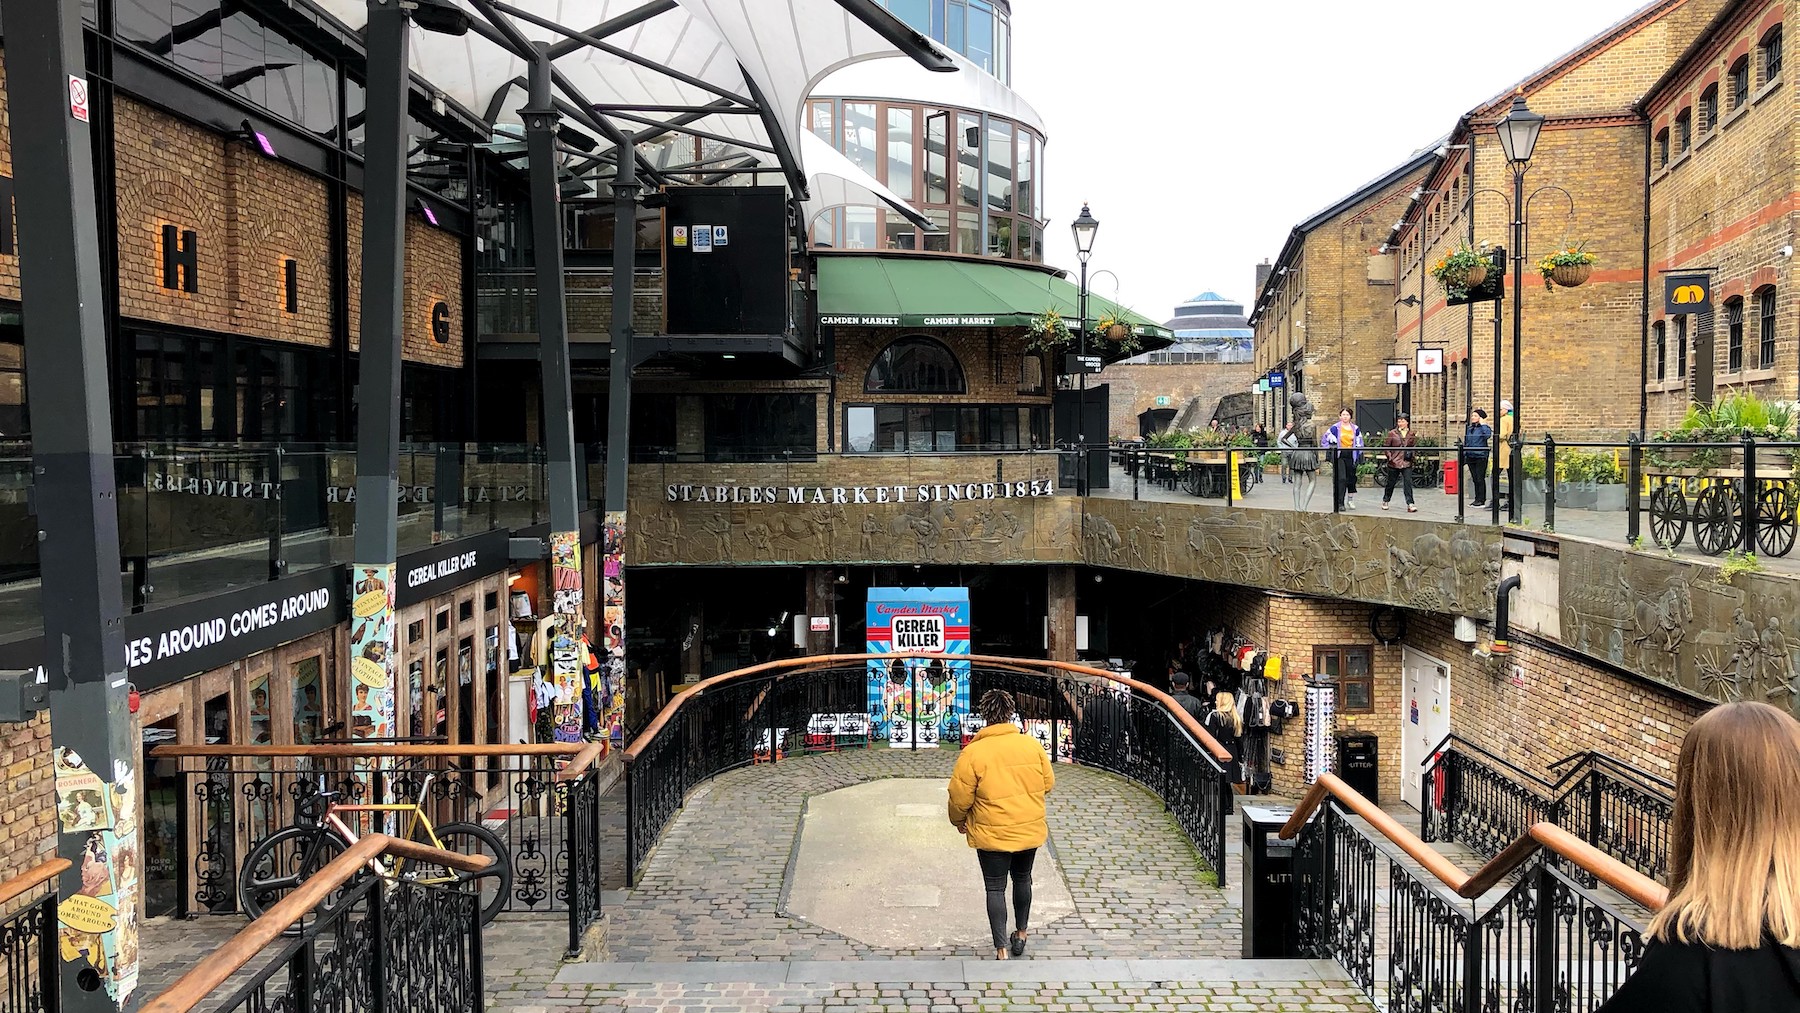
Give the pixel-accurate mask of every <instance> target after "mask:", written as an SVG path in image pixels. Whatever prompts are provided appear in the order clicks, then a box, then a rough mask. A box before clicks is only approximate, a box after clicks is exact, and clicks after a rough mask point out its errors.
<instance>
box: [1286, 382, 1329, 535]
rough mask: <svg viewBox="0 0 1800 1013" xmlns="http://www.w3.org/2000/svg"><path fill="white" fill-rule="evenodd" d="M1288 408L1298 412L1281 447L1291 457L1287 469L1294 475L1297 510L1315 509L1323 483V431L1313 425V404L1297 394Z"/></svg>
mask: <svg viewBox="0 0 1800 1013" xmlns="http://www.w3.org/2000/svg"><path fill="white" fill-rule="evenodd" d="M1288 407H1290V408H1292V409H1293V410H1294V424H1293V425H1292V426H1290V427H1289V428H1288V429H1287V431H1286V432H1283V433H1282V434H1281V439H1280V441H1279V442H1280V444H1281V447H1282V449H1283V451H1284V453H1283V456H1284V457H1286V458H1287V470H1289V471H1291V472H1293V473H1294V509H1295V510H1299V511H1306V510H1310V509H1311V508H1312V498H1313V492H1314V490H1315V489H1317V487H1318V481H1319V449H1318V447H1319V429H1318V427H1317V426H1315V425H1313V407H1312V402H1310V401H1308V400H1307V399H1306V395H1305V394H1302V393H1300V392H1299V391H1295V392H1294V393H1292V394H1290V395H1288Z"/></svg>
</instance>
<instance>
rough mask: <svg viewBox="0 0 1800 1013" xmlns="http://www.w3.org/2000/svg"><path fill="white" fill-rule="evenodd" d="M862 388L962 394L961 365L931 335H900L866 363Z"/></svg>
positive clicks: (881, 392)
mask: <svg viewBox="0 0 1800 1013" xmlns="http://www.w3.org/2000/svg"><path fill="white" fill-rule="evenodd" d="M863 390H865V391H868V392H869V393H871V394H961V393H964V392H965V391H967V390H968V386H967V385H966V384H965V383H964V382H963V371H962V364H961V363H959V362H957V361H956V355H955V353H953V352H951V351H950V349H948V348H946V347H945V346H944V344H943V342H940V341H938V340H936V339H934V338H927V337H922V336H913V337H906V338H901V339H900V340H898V341H896V342H894V343H893V344H891V345H889V346H887V347H886V348H884V349H882V350H881V354H880V355H877V356H875V361H874V362H873V363H871V364H870V365H869V375H868V377H867V379H865V380H864V381H863Z"/></svg>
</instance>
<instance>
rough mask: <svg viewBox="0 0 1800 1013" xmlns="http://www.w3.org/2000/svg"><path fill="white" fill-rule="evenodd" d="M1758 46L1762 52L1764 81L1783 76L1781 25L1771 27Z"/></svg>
mask: <svg viewBox="0 0 1800 1013" xmlns="http://www.w3.org/2000/svg"><path fill="white" fill-rule="evenodd" d="M1756 48H1757V51H1758V52H1760V53H1761V54H1762V83H1763V84H1768V83H1769V82H1770V81H1773V80H1776V79H1777V78H1779V77H1781V26H1780V25H1776V26H1775V27H1774V28H1771V29H1769V34H1767V35H1765V36H1763V38H1762V41H1761V42H1760V43H1757V46H1756Z"/></svg>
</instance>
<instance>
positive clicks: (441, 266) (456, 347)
mask: <svg viewBox="0 0 1800 1013" xmlns="http://www.w3.org/2000/svg"><path fill="white" fill-rule="evenodd" d="M349 223H350V228H349V233H350V348H351V350H352V351H355V350H357V349H358V348H360V347H361V346H362V276H363V271H362V268H361V265H362V257H363V224H362V195H360V194H351V195H350V201H349ZM405 242H406V269H405V275H404V277H405V279H406V293H405V299H404V301H403V302H402V304H401V307H402V308H401V313H402V320H403V322H404V327H403V329H402V331H401V337H400V348H401V353H402V354H403V355H404V356H405V357H406V359H407V361H409V362H425V363H430V364H431V365H434V366H460V365H462V361H463V323H462V321H463V305H462V298H461V295H460V293H461V292H462V285H463V277H462V240H461V239H459V238H457V237H456V236H455V235H453V234H451V233H449V232H445V231H443V230H442V229H434V228H432V227H431V226H429V225H427V224H425V220H424V219H423V218H420V217H419V216H417V215H414V214H411V213H410V212H409V213H408V214H407V216H406V240H405ZM439 302H443V303H445V304H446V306H447V307H448V309H449V311H450V340H449V341H447V342H445V343H443V344H438V343H437V341H436V340H434V339H433V338H432V336H431V310H432V307H433V306H434V305H436V304H437V303H439Z"/></svg>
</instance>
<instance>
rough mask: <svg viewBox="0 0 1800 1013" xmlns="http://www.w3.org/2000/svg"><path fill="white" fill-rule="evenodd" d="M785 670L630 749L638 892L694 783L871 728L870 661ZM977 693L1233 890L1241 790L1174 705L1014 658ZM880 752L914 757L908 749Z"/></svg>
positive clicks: (632, 851)
mask: <svg viewBox="0 0 1800 1013" xmlns="http://www.w3.org/2000/svg"><path fill="white" fill-rule="evenodd" d="M882 657H883V658H889V657H892V656H888V655H883V656H882ZM785 664H788V663H777V664H776V665H767V666H759V667H757V668H754V669H747V670H745V671H744V672H742V673H731V674H728V675H725V676H719V677H716V678H714V679H710V680H708V681H707V682H706V683H703V684H701V685H700V686H698V687H695V688H694V689H693V690H689V691H688V692H687V693H686V694H684V695H683V696H682V697H680V698H677V699H676V700H675V701H674V702H672V703H671V704H670V705H669V706H668V707H667V708H665V709H664V711H663V713H662V714H661V715H659V716H658V718H657V719H656V720H655V721H653V722H652V723H651V724H650V725H649V726H648V729H647V730H646V731H645V733H644V734H643V735H641V736H639V737H638V738H637V739H636V740H635V741H633V743H632V744H631V746H630V748H628V749H627V750H626V751H625V800H626V802H625V804H626V813H625V848H626V856H625V861H626V877H627V881H628V882H636V881H637V876H638V872H639V871H640V870H641V869H642V868H643V864H644V860H645V859H646V858H647V857H648V856H649V854H650V852H651V851H652V850H653V849H654V848H655V846H656V843H657V841H658V840H659V839H660V837H661V835H662V832H663V830H664V828H666V827H667V826H668V825H669V823H670V821H672V820H673V819H674V818H675V815H676V814H677V813H678V812H679V811H680V809H681V806H682V804H683V800H684V799H685V798H686V796H687V793H688V792H689V791H691V790H692V789H693V788H694V787H695V786H697V785H698V784H700V783H701V782H703V781H705V780H707V779H708V778H711V777H713V776H715V775H717V774H720V773H723V772H725V771H727V770H731V769H734V768H736V767H741V766H745V765H748V764H750V763H753V762H756V761H758V760H769V761H772V762H780V761H781V760H783V759H785V758H787V756H789V755H794V754H798V753H800V752H804V751H806V750H807V749H808V747H809V740H814V741H816V740H819V739H821V738H824V737H825V736H822V735H820V734H819V729H820V725H819V722H820V721H843V720H845V719H849V720H850V721H853V722H854V721H857V719H858V718H859V717H860V718H861V719H862V721H864V722H866V721H867V719H868V716H869V715H868V712H869V698H870V691H869V674H868V668H867V659H866V658H865V657H864V656H860V655H852V656H841V657H833V658H826V659H820V660H818V661H817V662H812V663H806V662H804V661H803V662H802V663H801V664H799V665H794V666H793V667H783V665H785ZM912 678H913V680H914V685H913V686H911V687H910V691H911V692H912V693H913V694H914V696H915V698H919V697H920V695H921V694H920V688H919V686H918V685H917V680H918V679H919V675H918V673H917V672H916V671H915V672H914V674H913V676H912ZM969 689H970V699H971V700H979V699H980V697H981V694H982V693H984V692H986V691H987V690H989V689H1005V690H1008V691H1009V692H1011V693H1012V694H1013V696H1014V698H1015V699H1016V700H1017V701H1018V706H1019V716H1020V718H1021V719H1022V720H1023V722H1024V723H1025V725H1026V728H1027V730H1028V731H1031V732H1032V733H1033V734H1035V735H1037V736H1038V737H1039V740H1040V741H1042V742H1043V743H1044V745H1045V748H1046V749H1049V750H1051V752H1052V756H1054V757H1055V758H1056V759H1058V760H1063V761H1067V762H1073V763H1080V764H1086V765H1089V766H1093V767H1098V768H1100V769H1102V770H1108V771H1111V772H1113V773H1115V774H1119V775H1122V776H1124V777H1128V778H1130V779H1132V780H1134V781H1136V782H1138V783H1139V784H1141V785H1143V786H1144V787H1145V788H1147V789H1149V790H1150V791H1152V792H1154V793H1155V794H1156V795H1157V796H1158V797H1159V798H1161V799H1162V800H1163V803H1164V805H1165V806H1166V807H1167V808H1168V810H1169V812H1170V813H1171V814H1172V815H1173V816H1174V817H1175V820H1176V822H1177V823H1178V824H1179V825H1180V826H1181V829H1182V831H1183V832H1184V833H1185V834H1187V837H1188V839H1189V840H1190V841H1192V842H1193V844H1194V847H1195V849H1196V850H1197V851H1198V852H1199V854H1200V857H1201V858H1202V859H1203V860H1204V861H1205V862H1206V863H1207V865H1208V866H1210V867H1211V868H1212V869H1213V871H1214V873H1215V874H1216V875H1217V877H1218V879H1219V882H1220V884H1221V885H1222V884H1223V883H1224V880H1225V832H1226V826H1227V824H1228V823H1229V822H1230V816H1231V810H1232V788H1231V784H1230V782H1229V781H1228V780H1227V775H1226V773H1225V768H1224V766H1223V765H1222V764H1221V762H1220V761H1219V760H1218V759H1217V752H1216V745H1217V744H1216V743H1214V742H1212V741H1211V739H1210V738H1207V737H1205V733H1204V732H1201V733H1200V734H1199V735H1195V734H1194V731H1195V730H1196V729H1197V727H1198V726H1196V725H1193V723H1192V719H1191V718H1189V717H1188V716H1187V714H1186V713H1185V712H1182V711H1180V710H1179V709H1178V708H1177V707H1176V706H1175V705H1174V704H1173V702H1172V701H1170V700H1169V698H1168V697H1166V696H1163V695H1162V694H1160V693H1158V692H1156V691H1155V690H1152V689H1151V688H1150V687H1148V686H1143V685H1141V684H1138V683H1134V682H1131V681H1129V680H1125V679H1120V678H1118V677H1117V676H1112V675H1109V674H1108V673H1104V672H1101V671H1100V670H1098V669H1087V668H1083V667H1081V666H1074V665H1068V666H1058V665H1055V664H1053V663H1048V662H1043V661H1013V660H1011V659H981V658H975V659H973V660H972V663H971V671H970V677H969ZM861 727H862V728H863V734H862V736H861V737H860V738H859V739H857V738H850V739H847V738H846V737H845V736H843V735H842V734H841V729H835V732H836V733H835V734H833V735H832V736H830V737H831V741H832V748H852V747H856V748H870V747H871V743H870V741H869V737H868V735H867V728H868V726H867V724H863V725H861ZM943 728H944V729H945V730H944V731H943V733H942V734H943V737H944V739H945V742H944V745H955V744H957V743H958V742H960V741H961V738H962V736H961V735H960V733H959V732H960V730H959V728H958V726H957V725H956V724H955V723H954V722H949V723H946V724H945V725H943ZM951 740H956V741H954V742H953V741H951ZM873 746H874V747H875V748H908V747H913V748H916V744H915V743H914V742H912V741H911V740H908V741H907V742H905V743H903V744H899V743H889V742H886V741H883V742H879V743H874V744H873Z"/></svg>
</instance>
